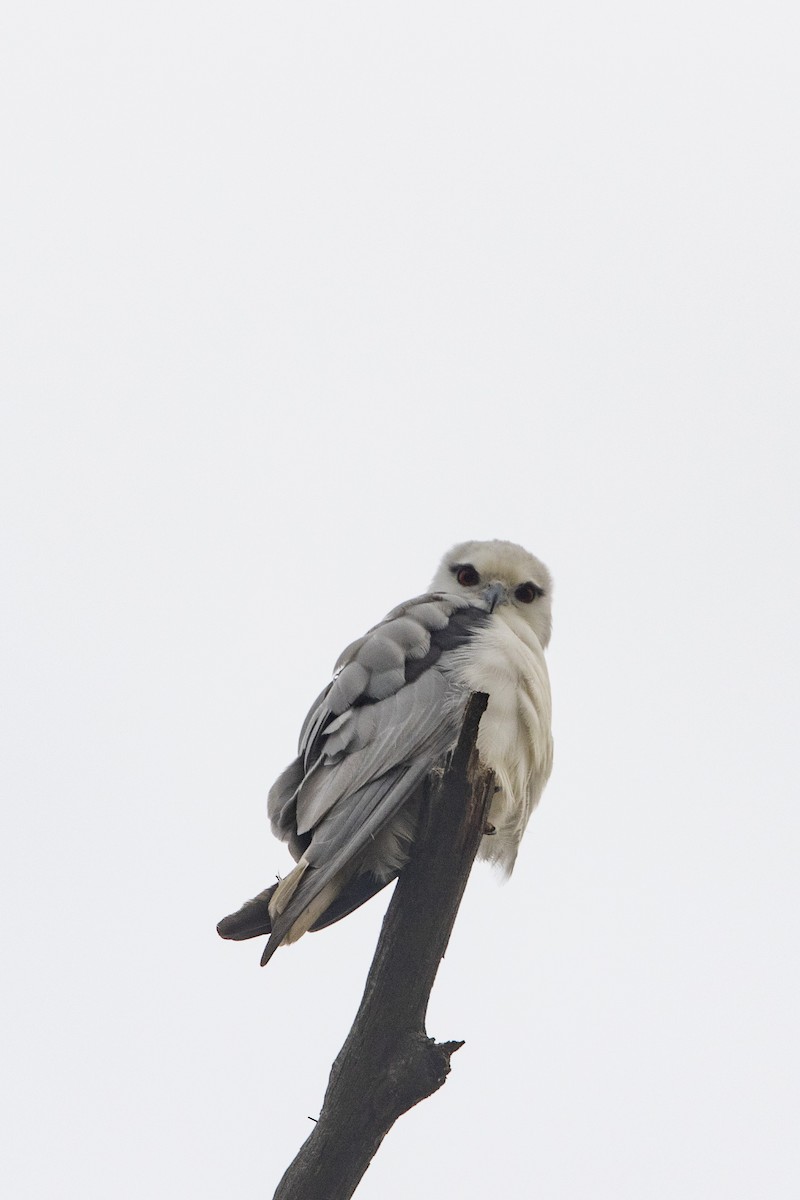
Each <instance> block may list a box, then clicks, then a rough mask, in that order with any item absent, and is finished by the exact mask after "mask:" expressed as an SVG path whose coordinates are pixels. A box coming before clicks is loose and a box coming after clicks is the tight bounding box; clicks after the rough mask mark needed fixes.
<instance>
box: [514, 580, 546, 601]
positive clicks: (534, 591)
mask: <svg viewBox="0 0 800 1200" xmlns="http://www.w3.org/2000/svg"><path fill="white" fill-rule="evenodd" d="M543 594H544V593H543V592H542V589H541V588H540V587H537V586H536V584H535V583H521V584H520V585H519V587H518V588H517V589H516V591H515V592H514V595H515V596H516V597H517V599H518V600H519V601H520V602H521V603H522V604H533V601H534V600H535V599H536V597H537V596H542V595H543Z"/></svg>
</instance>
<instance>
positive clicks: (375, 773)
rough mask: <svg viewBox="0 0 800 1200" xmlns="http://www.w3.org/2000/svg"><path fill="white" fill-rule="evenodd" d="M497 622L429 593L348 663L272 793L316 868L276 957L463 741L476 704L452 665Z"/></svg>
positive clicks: (278, 821)
mask: <svg viewBox="0 0 800 1200" xmlns="http://www.w3.org/2000/svg"><path fill="white" fill-rule="evenodd" d="M488 619H489V614H488V613H487V612H486V611H485V610H483V609H481V608H478V607H475V606H473V605H470V604H469V603H468V602H466V601H465V600H464V599H463V598H462V597H459V596H453V595H450V594H445V593H433V594H430V595H425V596H420V597H418V598H417V599H416V600H412V601H409V602H408V603H407V604H404V605H401V606H400V608H397V609H395V610H394V611H393V612H391V613H390V614H389V615H388V617H386V618H385V620H384V621H382V622H381V623H380V624H379V625H376V626H375V627H374V629H372V630H370V632H369V633H368V634H367V635H366V636H365V637H364V638H361V639H359V641H357V642H354V643H353V644H352V646H349V647H348V648H347V650H346V651H345V652H344V654H343V655H342V657H341V658H340V660H339V662H338V663H337V666H336V672H335V674H334V678H333V681H332V682H331V684H330V685H329V686H328V687H327V688H326V689H325V691H324V692H323V693H322V694H321V696H320V697H319V698H318V700H317V701H316V702H315V704H314V705H313V706H312V709H311V711H310V712H309V714H308V716H307V718H306V721H305V723H304V725H303V730H302V732H301V735H300V746H299V753H298V757H297V759H296V760H295V761H294V762H293V763H292V764H291V765H290V766H289V767H288V768H287V770H286V771H284V773H283V775H281V776H280V778H279V779H278V780H277V781H276V783H275V784H274V786H273V788H272V789H271V791H270V797H269V805H268V808H269V816H270V820H271V822H272V827H273V830H274V832H275V834H276V835H277V836H278V837H281V838H283V839H284V840H286V841H288V842H289V843H290V847H291V849H292V852H293V854H294V855H295V856H296V857H298V858H299V857H300V855H302V856H303V857H304V859H305V861H306V862H307V863H308V864H309V867H308V869H307V870H306V872H305V874H304V875H303V878H302V881H301V883H300V885H299V886H298V888H297V891H296V892H295V894H294V896H293V897H292V898H291V900H290V902H289V903H288V905H287V907H286V909H285V910H284V911H283V912H282V913H281V914H280V916H279V917H277V918H276V920H275V922H274V923H273V931H272V937H271V938H270V945H269V946H268V948H267V955H266V956H267V957H268V956H269V954H270V953H271V952H272V950H271V948H274V946H276V945H277V944H278V942H279V941H280V940H282V938H283V937H285V935H286V933H287V932H288V930H289V929H290V928H291V926H292V924H293V923H294V921H295V920H297V918H298V917H299V916H300V915H301V914H302V913H303V912H304V910H305V909H306V908H307V907H308V905H309V904H310V903H311V901H312V900H313V899H314V897H315V896H316V895H317V894H318V893H319V892H320V891H321V890H322V889H323V888H324V887H325V886H326V884H327V883H328V882H329V881H330V880H332V879H333V878H334V876H336V875H338V874H339V872H341V871H343V870H344V871H346V870H347V869H348V868H349V867H351V866H352V865H353V864H357V862H358V860H359V857H360V856H362V855H363V852H364V851H365V849H366V848H367V847H368V846H369V844H370V842H371V841H372V840H373V839H374V837H375V836H376V834H377V833H378V832H380V830H381V829H382V828H383V827H384V826H385V825H386V823H387V822H388V821H390V820H391V818H392V817H393V816H394V814H395V813H396V812H397V811H398V809H399V808H400V807H401V806H402V805H403V804H404V803H405V802H406V801H407V800H409V798H410V797H411V796H412V795H413V794H414V793H415V791H416V790H417V789H418V787H419V786H420V784H421V783H422V781H423V780H424V779H425V777H426V776H427V775H428V774H429V773H430V771H431V770H432V769H433V768H434V767H435V766H436V765H437V764H438V763H440V762H441V760H442V759H443V757H444V755H445V754H446V753H447V751H448V750H449V749H450V748H451V746H452V745H453V744H454V742H455V741H456V739H457V736H458V732H459V729H460V726H461V720H462V717H463V712H464V707H465V705H466V701H467V698H468V697H467V693H466V691H464V690H462V689H461V688H459V687H458V686H457V685H456V684H455V682H454V680H453V678H452V668H453V666H454V663H455V661H456V659H457V656H458V653H459V651H460V650H461V649H462V648H463V647H464V646H465V645H466V644H467V643H468V642H469V640H470V639H471V638H472V637H473V636H474V634H475V633H476V632H477V631H478V630H480V629H482V628H483V627H484V625H485V624H486V622H487V620H488ZM298 852H299V853H298ZM273 943H274V945H273Z"/></svg>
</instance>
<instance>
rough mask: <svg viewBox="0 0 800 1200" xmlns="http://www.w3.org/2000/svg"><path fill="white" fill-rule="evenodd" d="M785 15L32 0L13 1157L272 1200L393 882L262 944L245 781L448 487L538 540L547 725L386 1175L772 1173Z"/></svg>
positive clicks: (378, 1172)
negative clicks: (250, 937)
mask: <svg viewBox="0 0 800 1200" xmlns="http://www.w3.org/2000/svg"><path fill="white" fill-rule="evenodd" d="M797 34H798V17H797V14H796V11H795V9H794V8H793V7H792V6H791V5H789V4H788V3H782V4H775V3H769V2H767V3H761V4H759V5H758V6H755V5H746V4H736V3H734V4H730V3H725V4H723V3H721V2H711V0H694V2H693V3H692V4H675V3H670V4H669V5H667V4H660V5H649V6H643V5H641V4H634V3H620V2H609V3H600V4H597V3H592V4H589V3H570V4H566V5H565V4H561V5H556V6H553V5H549V6H541V5H540V6H532V5H530V4H522V3H508V4H502V3H501V4H492V5H489V4H475V3H464V0H461V2H459V3H457V4H456V3H443V2H441V0H426V2H425V3H416V2H411V3H409V2H406V3H404V4H402V5H375V4H374V3H372V4H367V3H343V4H336V5H333V4H320V3H317V2H312V0H309V2H307V3H305V4H303V5H285V4H284V5H276V4H274V3H273V4H270V3H267V4H265V3H259V4H254V3H250V2H243V3H240V4H238V5H235V6H231V5H222V4H210V3H204V2H202V0H200V2H199V3H197V2H195V3H192V4H188V3H185V2H176V3H167V4H164V3H163V2H162V3H159V4H154V3H139V4H136V5H132V4H123V5H119V4H117V5H97V4H89V3H85V2H84V3H75V4H70V5H68V6H61V5H55V4H52V3H42V4H28V5H25V6H17V9H16V10H15V11H14V12H10V13H9V14H8V15H7V16H6V17H5V18H4V30H3V36H2V40H1V45H2V48H1V49H0V56H2V59H3V62H2V69H0V89H2V93H3V102H2V106H0V108H1V110H2V113H3V117H2V121H3V124H4V127H5V134H4V145H3V162H4V174H5V177H6V188H5V197H4V200H3V207H4V215H3V218H2V229H3V237H2V243H3V248H2V261H1V262H0V277H2V280H3V284H2V291H3V293H4V309H5V313H4V319H3V327H4V333H5V338H4V340H5V350H4V352H3V366H2V371H3V382H2V431H1V432H0V456H1V458H2V462H0V489H1V490H2V496H0V499H2V513H3V534H2V539H3V540H2V561H3V564H4V568H5V571H4V574H5V575H6V579H5V586H4V588H3V596H2V601H0V605H1V606H2V607H1V608H0V628H1V629H2V641H3V646H4V657H5V659H6V665H5V666H4V668H3V670H2V686H3V690H4V692H5V693H6V695H5V699H4V709H5V714H6V715H5V720H4V727H5V732H4V739H5V740H6V745H5V748H4V751H3V761H4V765H3V773H4V782H3V793H4V813H5V817H4V824H5V834H4V837H3V858H4V860H5V861H4V865H3V868H2V876H3V880H4V884H5V885H6V887H7V895H6V898H5V899H4V901H3V904H2V921H3V926H4V928H5V933H4V935H3V944H4V947H5V966H6V976H7V983H6V989H5V996H6V1003H7V1005H8V1006H9V1007H8V1009H7V1011H6V1015H5V1017H4V1019H3V1028H4V1036H5V1038H6V1039H7V1042H8V1045H7V1046H6V1048H5V1050H4V1054H3V1061H4V1068H3V1075H4V1080H5V1082H6V1084H7V1085H8V1084H10V1086H9V1087H8V1091H7V1099H6V1103H7V1105H8V1109H7V1112H6V1114H5V1116H4V1117H3V1126H4V1128H5V1129H6V1130H7V1131H8V1130H10V1131H11V1153H10V1156H9V1157H8V1158H7V1160H6V1166H5V1167H4V1168H3V1169H4V1170H5V1171H8V1172H9V1179H8V1183H7V1184H6V1186H5V1188H4V1191H5V1193H6V1194H8V1195H10V1196H14V1197H15V1200H16V1198H18V1197H19V1198H22V1197H35V1198H36V1200H40V1198H41V1197H43V1196H47V1197H50V1196H52V1197H58V1198H60V1197H72V1196H75V1197H80V1198H81V1200H100V1198H101V1197H102V1198H103V1200H106V1198H107V1197H109V1196H113V1197H115V1200H140V1198H142V1197H148V1198H149V1197H155V1198H156V1200H158V1198H161V1197H164V1198H169V1200H173V1198H174V1197H180V1196H192V1197H193V1198H195V1200H217V1198H222V1197H225V1198H226V1200H229V1198H234V1197H235V1198H236V1200H251V1198H252V1200H255V1198H256V1197H258V1198H262V1197H265V1196H271V1194H272V1191H273V1189H274V1186H275V1184H276V1183H277V1180H278V1178H279V1177H280V1175H281V1173H282V1171H283V1169H284V1167H285V1166H286V1165H287V1163H288V1162H289V1160H290V1159H291V1157H292V1156H293V1154H294V1152H295V1150H296V1149H297V1147H298V1145H299V1144H300V1142H301V1141H302V1140H303V1138H305V1136H306V1135H307V1133H308V1132H309V1130H310V1123H309V1120H308V1117H310V1116H312V1117H313V1116H315V1115H316V1114H317V1112H318V1109H319V1105H320V1103H321V1099H322V1094H323V1091H324V1086H325V1082H326V1079H327V1074H328V1070H329V1067H330V1063H331V1060H332V1058H333V1057H334V1055H335V1053H336V1051H337V1050H338V1048H339V1045H340V1043H341V1041H342V1039H343V1038H344V1036H345V1034H346V1031H347V1029H348V1028H349V1026H350V1022H351V1019H352V1016H353V1014H354V1011H355V1008H356V1006H357V1003H358V999H359V997H360V992H361V988H362V986H363V981H364V977H365V974H366V970H367V967H368V964H369V961H370V958H371V954H372V950H373V947H374V943H375V939H376V936H377V932H378V928H379V925H380V920H381V916H382V912H383V910H384V908H385V899H384V898H383V897H382V898H380V899H378V900H376V901H374V902H373V903H371V904H370V905H369V906H367V907H366V908H364V909H362V910H361V911H360V912H359V913H358V914H356V915H355V916H353V917H352V918H350V919H348V920H347V921H345V922H343V923H341V924H340V925H338V926H336V927H335V928H332V929H331V930H329V931H327V932H325V933H323V934H320V935H318V936H312V937H308V938H306V939H304V940H303V941H302V942H301V943H300V944H299V945H298V946H297V947H295V948H293V949H288V950H285V951H282V952H280V953H279V954H278V955H277V956H276V958H275V960H274V961H273V962H272V963H271V965H270V967H269V968H268V970H267V971H264V972H262V971H260V970H259V967H258V957H259V954H260V945H257V944H246V945H241V946H237V945H231V944H226V943H223V942H221V941H219V940H218V939H217V937H216V934H215V933H214V925H215V923H216V921H217V920H218V919H219V918H220V917H221V916H222V915H223V914H225V913H226V912H228V911H230V910H231V909H232V908H234V907H235V906H236V905H237V904H238V903H239V902H240V901H241V900H243V899H244V898H245V897H246V896H249V895H251V894H253V893H254V892H255V891H257V890H259V889H260V888H261V887H262V886H264V885H265V884H266V883H267V882H268V881H269V880H270V879H271V878H272V877H274V875H275V873H276V872H278V871H283V870H285V869H286V866H287V863H288V861H289V860H288V855H287V852H286V850H285V848H284V847H282V846H281V845H280V844H279V843H277V842H275V841H273V840H272V838H271V837H270V835H269V832H268V828H267V823H266V815H265V799H266V791H267V788H268V787H269V785H270V783H271V782H272V780H273V779H274V777H275V776H276V774H277V773H278V772H279V771H280V770H281V769H282V768H283V767H284V766H285V765H286V763H287V762H288V761H289V759H290V758H291V756H292V754H293V752H294V747H295V742H296V737H297V733H298V730H299V726H300V722H301V720H302V717H303V715H304V714H305V711H306V709H307V707H308V705H309V703H310V702H311V700H312V699H313V697H314V696H315V695H316V694H317V692H318V691H319V690H320V688H321V687H322V686H323V684H324V683H325V681H326V678H327V677H328V674H329V671H330V668H331V666H332V664H333V662H334V660H335V659H336V657H337V655H338V653H339V651H340V650H341V649H342V648H343V646H344V645H345V644H346V643H347V642H349V641H350V640H352V639H353V638H355V637H357V636H359V635H360V634H361V633H362V632H364V630H365V629H366V628H367V627H368V626H369V625H371V624H373V623H374V622H375V621H376V620H378V619H380V618H381V617H382V616H383V615H384V613H385V612H386V611H387V610H388V609H389V608H391V607H392V606H393V605H394V604H396V603H398V602H400V601H402V600H404V599H406V598H408V597H409V596H411V595H413V594H416V593H417V592H419V591H421V590H423V589H424V588H425V586H426V585H427V583H428V581H429V579H430V577H431V575H432V573H433V570H434V568H435V566H436V564H437V562H438V559H439V557H440V556H441V554H442V552H443V551H444V550H445V549H446V548H447V547H448V546H450V545H451V544H452V543H453V542H455V541H458V540H461V539H465V538H485V537H503V538H510V539H512V540H514V541H519V542H521V543H523V544H524V545H525V546H527V547H528V548H529V549H530V550H531V551H532V552H533V553H535V554H537V555H538V556H540V557H541V558H542V559H544V561H545V562H546V563H547V564H548V565H549V566H550V568H551V570H552V572H553V574H554V576H555V580H556V597H555V605H554V616H555V632H554V637H553V643H552V648H551V651H550V653H549V662H550V669H551V676H552V684H553V694H554V705H555V718H554V731H555V740H556V763H555V770H554V773H553V777H552V780H551V782H550V785H549V787H548V789H547V792H546V793H545V797H544V800H543V802H542V805H541V806H540V808H539V810H538V811H537V813H536V814H535V816H534V818H533V820H532V822H531V825H530V827H529V830H528V834H527V836H526V840H525V842H524V843H523V847H522V851H521V854H520V858H519V861H518V865H517V869H516V872H515V874H514V877H513V879H512V881H511V882H510V884H508V885H507V886H505V887H498V886H497V885H496V882H495V879H494V878H493V876H492V874H491V872H490V871H489V870H488V869H486V868H477V869H476V872H475V875H474V877H473V879H472V881H471V883H470V887H469V889H468V893H467V896H466V899H465V902H464V905H463V907H462V911H461V914H460V916H459V920H458V923H457V926H456V931H455V934H454V937H453V941H452V943H451V946H450V950H449V952H448V955H447V959H446V962H445V964H444V966H443V969H442V972H441V975H440V978H439V981H438V984H437V987H436V989H435V991H434V995H433V1002H432V1006H431V1011H430V1014H429V1022H428V1028H429V1032H430V1033H431V1034H432V1035H434V1036H436V1037H438V1038H440V1039H442V1038H465V1039H466V1046H465V1047H464V1049H463V1050H462V1051H461V1052H460V1053H459V1054H458V1055H457V1056H456V1058H455V1059H454V1069H453V1073H452V1075H451V1077H450V1080H449V1081H448V1083H447V1084H446V1086H445V1088H444V1089H443V1090H442V1091H441V1092H440V1093H439V1094H438V1095H437V1096H435V1097H434V1098H433V1099H431V1100H429V1101H427V1102H426V1103H424V1104H423V1105H421V1106H420V1107H419V1108H418V1109H416V1110H415V1111H414V1112H413V1113H411V1114H410V1115H408V1116H407V1117H405V1118H403V1119H402V1120H401V1121H400V1123H399V1124H398V1125H397V1126H396V1127H395V1130H394V1131H393V1133H392V1134H391V1135H390V1136H389V1138H388V1140H387V1141H386V1143H385V1144H384V1147H383V1149H382V1150H381V1152H380V1154H379V1156H378V1158H377V1160H376V1161H375V1163H374V1164H373V1166H372V1168H371V1169H370V1171H369V1173H368V1175H367V1177H366V1179H365V1181H364V1183H363V1184H362V1187H361V1189H360V1190H359V1192H358V1195H359V1197H360V1198H363V1200H370V1198H372V1200H400V1198H401V1197H406V1196H408V1195H409V1194H413V1195H418V1196H458V1197H466V1198H468V1200H472V1198H473V1197H475V1198H478V1197H485V1196H487V1195H500V1194H502V1195H503V1196H509V1197H519V1198H522V1200H527V1198H528V1197H530V1196H536V1197H540V1198H541V1200H588V1198H591V1200H606V1198H608V1200H641V1197H643V1196H645V1197H647V1200H674V1198H675V1197H677V1196H680V1197H681V1198H690V1200H694V1198H697V1200H707V1198H708V1197H714V1198H716V1197H721V1198H724V1200H744V1198H750V1197H753V1198H755V1197H758V1198H759V1200H760V1198H761V1197H764V1196H769V1197H770V1200H790V1198H791V1200H794V1197H795V1196H796V1195H797V1194H798V1188H800V1162H799V1161H798V1138H797V1119H798V1116H799V1115H800V1112H799V1111H798V1110H800V1094H799V1093H800V1086H799V1085H798V1078H800V1053H798V1036H797V1012H798V1010H799V1009H800V996H798V990H799V989H798V977H799V971H798V961H797V932H796V920H797V911H798V905H799V903H800V883H798V849H800V836H799V834H800V830H799V829H798V824H799V823H800V818H799V817H798V802H797V797H798V766H797V762H798V751H797V742H798V734H797V729H798V705H797V701H798V691H800V685H799V684H798V675H799V672H798V668H799V667H800V638H798V617H797V603H798V600H797V598H798V592H799V591H800V563H799V562H798V554H797V543H798V508H799V507H800V506H799V505H798V499H799V496H798V482H797V474H798V455H799V452H800V437H799V436H798V433H799V432H800V415H799V410H798V399H799V398H800V397H799V395H798V382H800V370H799V369H798V367H799V364H798V349H797V329H798V318H799V316H800V314H799V312H798V296H799V289H798V266H800V263H799V262H798V259H799V258H800V255H799V254H798V250H799V249H800V239H799V237H798V212H800V178H799V176H800V169H799V168H798V157H797V136H796V114H797V111H798V107H800V96H798V91H800V82H799V81H800V75H798V71H797V51H796V47H797Z"/></svg>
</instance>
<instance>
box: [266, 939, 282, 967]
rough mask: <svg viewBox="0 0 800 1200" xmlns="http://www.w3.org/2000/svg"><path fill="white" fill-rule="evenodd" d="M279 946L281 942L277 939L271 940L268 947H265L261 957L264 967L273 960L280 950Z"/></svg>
mask: <svg viewBox="0 0 800 1200" xmlns="http://www.w3.org/2000/svg"><path fill="white" fill-rule="evenodd" d="M278 946H280V941H276V940H275V938H270V939H269V941H268V942H267V944H266V946H265V947H264V953H263V954H262V955H261V965H262V967H265V966H266V965H267V963H268V962H269V960H270V959H271V958H272V956H273V954H274V953H275V951H276V950H277V949H278Z"/></svg>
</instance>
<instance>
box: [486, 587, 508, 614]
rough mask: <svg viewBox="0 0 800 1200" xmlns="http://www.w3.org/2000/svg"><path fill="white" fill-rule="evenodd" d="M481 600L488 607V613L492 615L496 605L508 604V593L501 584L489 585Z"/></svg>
mask: <svg viewBox="0 0 800 1200" xmlns="http://www.w3.org/2000/svg"><path fill="white" fill-rule="evenodd" d="M483 598H484V600H485V601H486V603H487V605H488V606H489V612H490V613H492V612H494V610H495V609H496V608H497V606H498V604H506V603H507V602H508V592H507V591H506V589H505V588H504V587H503V585H502V583H490V584H489V586H488V587H487V588H486V589H485V591H484V593H483Z"/></svg>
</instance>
